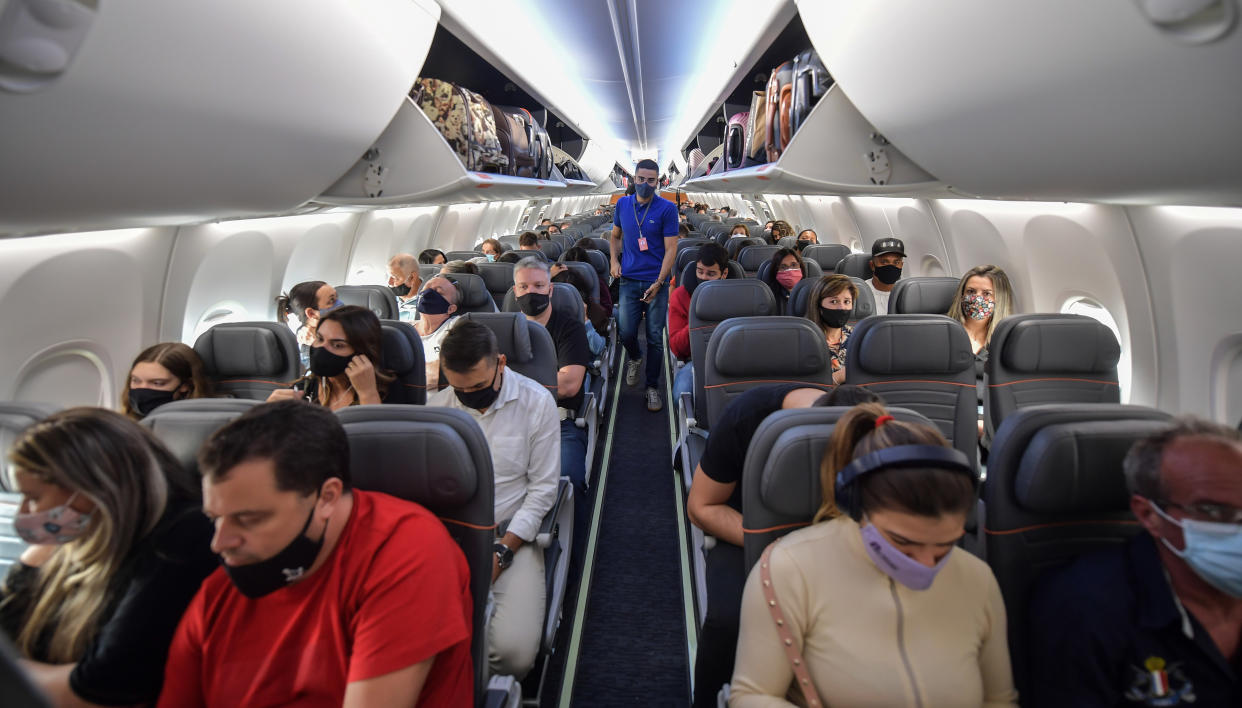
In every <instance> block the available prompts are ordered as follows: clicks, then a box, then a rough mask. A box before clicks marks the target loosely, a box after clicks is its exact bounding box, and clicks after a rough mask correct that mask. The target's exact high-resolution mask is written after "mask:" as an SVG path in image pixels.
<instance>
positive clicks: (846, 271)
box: [837, 253, 871, 280]
mask: <svg viewBox="0 0 1242 708" xmlns="http://www.w3.org/2000/svg"><path fill="white" fill-rule="evenodd" d="M870 260H871V254H869V253H851V254H849V255H848V256H846V257H844V258H842V259H841V260H840V261H839V262H838V263H837V272H838V273H840V274H842V275H848V276H850V277H851V278H858V279H860V280H866V279H868V278H870V277H871V266H870V265H868V261H870Z"/></svg>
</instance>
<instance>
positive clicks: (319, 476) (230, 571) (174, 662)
mask: <svg viewBox="0 0 1242 708" xmlns="http://www.w3.org/2000/svg"><path fill="white" fill-rule="evenodd" d="M198 465H199V469H201V470H202V472H203V483H202V486H203V513H204V514H206V515H207V518H209V519H211V520H212V521H213V522H214V523H215V527H216V529H215V536H214V537H213V538H212V539H211V550H212V551H214V552H215V553H217V554H219V557H220V558H219V560H220V563H221V566H222V567H219V566H218V567H217V570H216V572H215V573H213V574H212V575H211V577H209V578H207V580H206V581H205V582H204V583H203V586H202V588H201V589H200V590H199V591H198V594H197V595H195V596H194V600H193V602H191V603H190V606H189V609H187V610H186V613H185V617H183V618H182V620H181V625H180V626H179V627H178V628H177V634H176V637H175V638H174V639H173V642H172V647H171V648H170V650H169V656H168V665H167V667H166V669H165V673H164V691H163V693H162V694H161V695H160V702H159V705H160V706H161V707H162V708H165V707H166V708H182V707H183V706H254V705H293V704H297V705H317V706H326V705H333V706H348V707H351V708H352V707H355V706H377V705H394V706H395V705H401V706H414V705H420V706H442V705H452V706H468V705H471V703H472V701H473V695H474V678H473V677H474V671H473V666H472V661H471V655H470V632H471V626H470V625H471V617H472V611H473V605H472V603H471V598H470V570H469V568H468V567H467V565H466V559H465V556H463V555H462V552H461V550H460V549H459V548H458V547H457V544H456V543H454V542H453V540H452V538H450V537H449V534H448V531H446V530H445V528H444V525H443V524H441V523H440V521H439V519H437V518H436V517H435V515H433V514H432V513H431V512H429V511H427V510H426V509H424V508H423V507H421V506H419V505H417V504H413V503H411V502H407V501H402V500H400V499H396V498H394V497H390V496H388V495H386V494H380V493H378V492H365V491H362V490H357V489H351V483H350V479H351V478H350V469H349V440H348V439H347V438H346V437H345V431H344V429H342V428H341V424H340V423H339V422H338V421H337V418H336V416H335V415H332V414H331V413H329V412H328V411H326V410H324V409H321V408H318V407H316V406H307V405H303V404H300V403H295V402H291V401H284V402H281V403H271V404H265V405H261V406H257V407H255V408H253V409H252V410H250V411H249V412H247V413H246V414H245V415H243V416H241V417H239V418H237V419H236V420H234V421H232V422H231V423H229V424H228V425H226V426H224V427H223V428H221V429H220V430H218V431H217V432H216V433H215V434H214V435H212V436H211V438H210V439H209V440H208V441H207V442H206V443H205V444H204V445H203V448H202V450H200V451H199V455H198Z"/></svg>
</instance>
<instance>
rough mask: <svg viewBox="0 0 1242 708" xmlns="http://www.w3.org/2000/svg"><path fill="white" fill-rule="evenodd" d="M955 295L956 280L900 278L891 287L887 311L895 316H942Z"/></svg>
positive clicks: (946, 278)
mask: <svg viewBox="0 0 1242 708" xmlns="http://www.w3.org/2000/svg"><path fill="white" fill-rule="evenodd" d="M956 294H957V278H949V277H923V278H902V279H901V280H898V281H897V282H896V284H894V285H893V292H892V294H891V295H889V297H888V311H889V312H890V313H892V314H897V315H917V314H924V315H944V314H947V313H948V312H949V308H950V307H951V306H952V305H953V297H954V296H955V295H956ZM880 314H885V313H880Z"/></svg>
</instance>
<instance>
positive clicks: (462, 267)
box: [440, 261, 479, 275]
mask: <svg viewBox="0 0 1242 708" xmlns="http://www.w3.org/2000/svg"><path fill="white" fill-rule="evenodd" d="M451 273H469V274H470V275H478V274H479V269H478V267H477V266H476V265H475V264H473V263H471V262H470V261H449V262H448V263H445V264H444V265H443V266H442V267H441V268H440V275H449V274H451Z"/></svg>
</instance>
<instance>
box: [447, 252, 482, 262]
mask: <svg viewBox="0 0 1242 708" xmlns="http://www.w3.org/2000/svg"><path fill="white" fill-rule="evenodd" d="M480 255H482V252H481V251H446V252H445V253H444V257H445V259H447V260H450V261H468V260H470V259H471V258H478V257H479V256H480Z"/></svg>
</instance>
